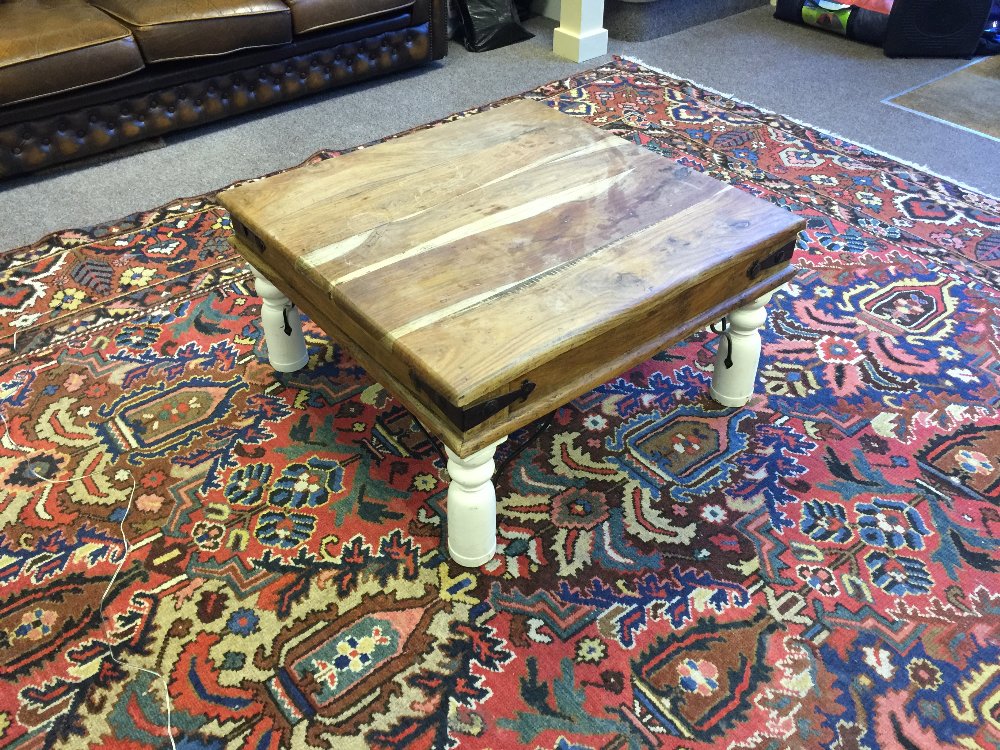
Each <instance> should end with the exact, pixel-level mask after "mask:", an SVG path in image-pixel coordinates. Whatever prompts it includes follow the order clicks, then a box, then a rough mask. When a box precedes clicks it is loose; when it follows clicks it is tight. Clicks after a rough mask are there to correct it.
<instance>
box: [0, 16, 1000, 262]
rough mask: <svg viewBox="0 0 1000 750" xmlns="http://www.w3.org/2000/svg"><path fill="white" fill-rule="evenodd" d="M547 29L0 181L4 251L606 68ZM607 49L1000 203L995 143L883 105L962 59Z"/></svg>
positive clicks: (750, 36)
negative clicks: (562, 44)
mask: <svg viewBox="0 0 1000 750" xmlns="http://www.w3.org/2000/svg"><path fill="white" fill-rule="evenodd" d="M554 25H555V24H554V22H552V21H550V20H548V19H545V18H535V19H531V20H529V21H528V23H527V26H528V27H529V28H530V29H531V30H532V31H533V32H535V34H536V37H535V38H534V39H533V40H531V41H528V42H523V43H521V44H517V45H514V46H511V47H506V48H503V49H500V50H495V51H492V52H486V53H479V54H470V53H468V52H466V51H465V50H464V49H462V47H461V46H459V45H458V44H455V43H452V44H451V46H450V48H449V56H448V57H447V58H446V59H445V60H444V61H443V62H441V63H439V64H435V65H433V66H430V67H426V68H423V69H420V70H418V71H415V72H411V73H408V74H404V75H400V76H395V77H388V78H383V79H380V80H378V81H375V82H372V83H370V84H367V85H364V86H355V87H351V88H348V89H342V90H340V91H337V92H332V93H330V94H328V95H324V96H319V97H312V98H309V99H306V100H303V101H300V102H297V103H292V104H288V105H283V106H278V107H273V108H271V109H269V110H266V111H264V112H261V113H258V114H255V115H251V116H246V117H241V118H238V119H231V120H228V121H225V122H223V123H220V124H217V125H214V126H211V127H206V128H200V129H196V130H192V131H188V132H185V133H179V134H175V135H172V136H169V137H168V138H166V139H165V140H166V145H165V146H164V147H163V148H160V149H157V150H153V151H146V152H141V153H133V154H131V155H128V156H124V157H122V158H120V159H111V160H107V161H104V162H101V163H96V164H88V165H84V166H80V167H78V168H74V169H68V170H61V171H59V172H56V173H51V174H40V175H34V176H28V177H22V178H16V179H13V180H6V181H3V182H0V249H7V248H11V247H18V246H20V245H24V244H27V243H29V242H33V241H35V240H37V239H39V238H40V237H41V236H42V235H44V234H47V233H49V232H52V231H55V230H59V229H67V228H73V227H82V226H87V225H90V224H94V223H99V222H103V221H109V220H112V219H115V218H118V217H121V216H124V215H126V214H128V213H131V212H134V211H140V210H144V209H149V208H153V207H155V206H158V205H160V204H163V203H167V202H169V201H171V200H174V199H176V198H180V197H185V196H191V195H197V194H200V193H204V192H207V191H210V190H215V189H218V188H221V187H223V186H225V185H227V184H229V183H231V182H233V181H235V180H239V179H243V178H247V177H253V176H257V175H261V174H265V173H268V172H273V171H276V170H279V169H283V168H286V167H290V166H293V165H295V164H298V163H299V162H301V161H302V160H303V159H305V158H306V157H307V156H309V155H310V154H311V153H313V152H315V151H318V150H319V149H322V148H343V147H347V146H352V145H356V144H359V143H365V142H368V141H371V140H374V139H376V138H380V137H382V136H385V135H389V134H392V133H395V132H398V131H400V130H403V129H405V128H408V127H412V126H414V125H418V124H420V123H423V122H427V121H430V120H434V119H437V118H440V117H443V116H445V115H448V114H450V113H452V112H455V111H458V110H462V109H466V108H468V107H472V106H475V105H478V104H482V103H486V102H489V101H492V100H494V99H498V98H500V97H504V96H508V95H511V94H516V93H519V92H522V91H524V90H527V89H531V88H533V87H535V86H538V85H540V84H543V83H546V82H548V81H551V80H555V79H558V78H562V77H565V76H567V75H570V74H572V73H574V72H576V71H578V70H584V69H586V68H589V67H592V66H593V65H595V64H597V63H600V62H603V61H606V60H607V59H608V58H606V57H604V58H598V59H596V60H590V61H587V62H584V63H573V62H569V61H566V60H561V59H559V58H557V57H555V56H554V55H553V54H552V51H551V50H552V29H553V27H554ZM610 52H611V53H617V54H626V55H631V56H633V57H637V58H639V59H641V60H643V61H644V62H646V63H648V64H650V65H653V66H655V67H657V68H660V69H662V70H666V71H668V72H671V73H674V74H676V75H679V76H682V77H685V78H688V79H690V80H693V81H695V82H697V83H700V84H703V85H706V86H709V87H711V88H714V89H717V90H719V91H722V92H726V93H729V94H732V95H734V96H736V97H738V98H740V99H742V100H744V101H749V102H751V103H753V104H756V105H758V106H760V107H764V108H766V109H770V110H773V111H777V112H780V113H782V114H786V115H789V116H791V117H794V118H797V119H799V120H802V121H805V122H808V123H811V124H813V125H815V126H817V127H819V128H822V129H824V130H826V131H828V132H834V133H837V134H840V135H842V136H844V137H846V138H849V139H851V140H854V141H857V142H861V143H865V144H868V145H870V146H873V147H875V148H877V149H879V150H881V151H885V152H887V153H889V154H892V155H895V156H897V157H899V158H901V159H904V160H906V161H909V162H914V163H917V164H925V165H927V166H928V168H930V169H931V170H932V171H934V172H937V173H939V174H943V175H946V176H948V177H951V178H954V179H956V180H959V181H961V182H964V183H966V184H968V185H971V186H972V187H974V188H977V189H979V190H982V191H984V192H987V193H990V194H993V195H997V194H1000V172H998V167H997V165H1000V143H997V142H994V141H990V140H988V139H986V138H981V137H979V136H976V135H974V134H971V133H966V132H963V131H961V130H957V129H955V128H952V127H949V126H947V125H945V124H942V123H938V122H935V121H933V120H928V119H926V118H922V117H920V116H918V115H916V114H913V113H910V112H906V111H903V110H900V109H896V108H894V107H890V106H888V105H886V104H883V103H882V100H883V99H884V98H886V97H889V96H892V95H895V94H897V93H899V92H901V91H905V90H907V89H909V88H912V87H913V86H916V85H918V84H920V83H922V82H924V81H927V80H930V79H932V78H936V77H938V76H941V75H943V74H945V73H947V72H949V71H951V70H954V69H957V68H958V67H960V66H961V65H962V64H964V61H961V60H932V59H924V60H905V59H895V60H892V59H889V58H886V57H884V56H883V55H882V52H881V50H879V49H877V48H874V47H868V46H865V45H862V44H857V43H853V42H849V41H846V40H844V39H841V38H839V37H837V36H834V35H832V34H826V33H824V32H820V31H817V30H815V29H810V28H805V27H799V26H794V25H791V24H787V23H784V22H781V21H777V20H775V19H773V18H772V17H771V9H770V7H767V6H765V7H761V8H755V9H753V10H750V11H747V12H745V13H741V14H738V15H735V16H730V17H728V18H724V19H720V20H717V21H712V22H710V23H707V24H703V25H701V26H695V27H693V28H689V29H685V30H684V31H680V32H678V33H676V34H672V35H670V36H665V37H661V38H659V39H654V40H650V41H647V42H636V43H623V42H619V41H616V40H614V39H612V40H611V45H610ZM994 104H995V103H994ZM984 106H992V105H991V104H990V103H989V102H984Z"/></svg>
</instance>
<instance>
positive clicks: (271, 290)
mask: <svg viewBox="0 0 1000 750" xmlns="http://www.w3.org/2000/svg"><path fill="white" fill-rule="evenodd" d="M251 270H252V271H253V275H254V288H255V289H256V290H257V294H259V295H260V296H261V299H262V300H263V304H262V305H261V308H260V321H261V324H262V325H263V327H264V341H265V342H266V343H267V358H268V360H269V361H270V362H271V367H273V368H274V369H275V370H277V371H278V372H295V371H296V370H301V369H302V368H303V367H305V366H306V363H307V362H308V361H309V352H307V351H306V342H305V338H304V337H303V336H302V320H301V318H299V310H298V308H297V307H295V305H293V304H292V302H291V300H289V299H288V297H286V296H285V295H284V293H283V292H282V291H281V290H280V289H278V287H276V286H275V285H274V284H272V283H271V282H270V281H268V280H267V279H265V278H264V277H263V276H261V274H260V272H259V271H258V270H257V269H256V268H254V269H251Z"/></svg>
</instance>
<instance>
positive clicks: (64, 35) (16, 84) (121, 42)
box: [0, 0, 143, 106]
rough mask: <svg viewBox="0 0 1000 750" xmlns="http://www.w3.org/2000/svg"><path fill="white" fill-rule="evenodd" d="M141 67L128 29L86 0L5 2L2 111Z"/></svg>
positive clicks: (0, 51)
mask: <svg viewBox="0 0 1000 750" xmlns="http://www.w3.org/2000/svg"><path fill="white" fill-rule="evenodd" d="M142 68H143V62H142V55H140V54H139V50H138V48H137V47H136V44H135V40H134V39H133V38H132V35H131V34H130V33H129V30H128V29H127V28H125V27H124V26H122V25H121V24H120V23H117V22H116V21H115V20H114V19H113V18H109V17H108V16H107V15H105V14H104V13H101V11H99V10H97V9H96V8H92V7H90V5H88V4H87V3H86V2H84V0H19V1H18V2H6V3H0V106H4V105H8V104H15V103H17V102H24V101H29V100H31V99H38V98H39V97H42V96H47V95H49V94H58V93H61V92H63V91H69V90H71V89H77V88H81V87H83V86H89V85H90V84H92V83H102V82H104V81H110V80H113V79H115V78H121V77H122V76H127V75H129V74H130V73H135V72H136V71H138V70H141V69H142Z"/></svg>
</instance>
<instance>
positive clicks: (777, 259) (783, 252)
mask: <svg viewBox="0 0 1000 750" xmlns="http://www.w3.org/2000/svg"><path fill="white" fill-rule="evenodd" d="M794 253H795V240H791V241H790V242H786V243H785V244H784V245H782V246H781V247H780V248H778V249H777V250H775V251H774V252H773V253H771V254H770V255H768V256H767V257H764V258H759V259H757V260H755V261H754V262H753V263H752V264H751V265H750V268H748V269H747V276H749V277H750V278H751V279H756V278H757V277H758V276H760V275H761V273H763V272H764V271H766V270H767V269H769V268H774V267H775V266H780V265H782V264H783V263H787V262H788V261H790V260H791V259H792V255H793V254H794Z"/></svg>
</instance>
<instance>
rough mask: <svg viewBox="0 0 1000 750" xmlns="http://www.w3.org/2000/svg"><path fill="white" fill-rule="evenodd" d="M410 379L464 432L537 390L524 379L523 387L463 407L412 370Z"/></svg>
mask: <svg viewBox="0 0 1000 750" xmlns="http://www.w3.org/2000/svg"><path fill="white" fill-rule="evenodd" d="M410 381H411V382H412V383H413V386H414V388H415V389H416V390H418V391H421V392H423V393H425V394H427V396H428V397H429V398H430V400H431V402H432V403H433V404H434V405H435V406H436V407H437V408H438V409H439V410H440V411H441V413H442V414H444V416H446V417H447V418H448V421H450V422H451V423H452V424H453V425H455V427H457V428H458V429H459V430H461V431H462V432H467V431H469V430H471V429H472V428H473V427H476V426H477V425H481V424H482V423H483V422H485V421H486V420H487V419H489V418H490V417H492V416H493V415H495V414H499V413H500V412H501V411H503V410H504V409H506V408H507V407H508V406H510V405H511V404H513V403H515V402H517V401H524V400H525V399H527V398H528V396H529V395H531V392H532V391H533V390H535V384H534V383H532V382H531V381H530V380H523V381H521V387H520V388H518V389H517V390H516V391H511V392H510V393H505V394H503V395H502V396H496V397H495V398H488V399H486V400H484V401H480V402H478V403H475V404H472V405H471V406H466V407H464V408H463V407H461V406H455V405H454V404H453V403H451V402H450V401H449V400H448V399H446V398H445V397H444V396H442V395H441V394H440V393H438V392H437V391H436V390H435V389H434V388H433V387H431V386H430V385H428V384H427V383H425V382H424V381H423V380H422V379H421V378H420V376H419V375H417V374H416V373H414V372H412V371H411V372H410Z"/></svg>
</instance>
